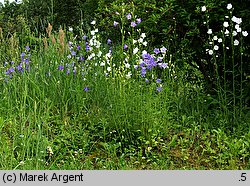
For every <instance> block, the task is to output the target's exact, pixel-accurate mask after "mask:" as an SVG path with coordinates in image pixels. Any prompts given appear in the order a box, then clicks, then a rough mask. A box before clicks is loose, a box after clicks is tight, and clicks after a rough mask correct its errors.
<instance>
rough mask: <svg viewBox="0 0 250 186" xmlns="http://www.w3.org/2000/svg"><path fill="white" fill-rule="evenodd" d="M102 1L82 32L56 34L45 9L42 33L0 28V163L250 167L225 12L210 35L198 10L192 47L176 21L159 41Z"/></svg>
mask: <svg viewBox="0 0 250 186" xmlns="http://www.w3.org/2000/svg"><path fill="white" fill-rule="evenodd" d="M52 2H53V1H52ZM87 2H88V1H87ZM136 2H137V1H135V3H136ZM223 2H224V1H223ZM103 3H104V1H99V5H102V6H100V7H102V9H101V8H100V7H99V8H100V9H98V10H97V14H96V18H89V19H90V20H89V23H88V26H87V27H83V24H82V25H81V26H79V25H78V27H77V26H74V25H72V26H69V25H67V26H61V27H59V26H58V28H54V27H53V25H54V24H53V23H55V22H56V19H54V17H53V16H56V15H54V14H51V15H52V18H53V23H52V22H50V23H49V22H47V24H46V28H45V27H44V30H42V29H41V28H40V26H37V27H36V25H35V24H33V25H32V26H31V25H29V24H30V22H27V20H28V19H26V18H25V17H22V16H19V17H18V23H16V24H12V23H13V22H12V23H11V22H8V23H9V24H10V26H16V27H13V28H14V31H11V30H8V28H7V26H6V24H5V25H2V27H4V26H5V28H2V27H0V61H1V63H0V89H1V91H0V168H1V169H11V170H12V169H21V170H27V169H31V170H32V169H36V170H39V169H46V170H50V169H74V170H76V169H89V170H90V169H107V170H111V169H164V170H166V169H170V170H173V169H189V170H190V169H210V170H211V169H249V168H250V153H249V152H250V112H249V106H250V104H249V100H250V99H249V98H250V95H249V94H250V91H249V85H250V84H249V64H250V63H249V51H248V50H247V49H248V46H249V45H247V43H246V44H245V43H244V42H245V40H246V39H247V38H248V37H249V36H248V32H247V29H244V28H245V27H244V21H245V20H244V19H242V18H240V17H238V15H237V14H235V12H234V7H233V5H232V4H231V3H228V4H222V5H223V6H222V5H221V6H222V7H221V8H222V9H225V11H224V12H225V13H226V14H225V15H223V19H222V20H217V23H216V24H217V25H220V26H218V28H219V30H216V29H215V28H213V26H214V24H213V22H212V21H211V22H210V20H211V19H210V18H211V17H210V11H211V10H210V9H209V5H207V4H203V5H201V6H200V5H199V6H198V5H197V7H196V9H197V11H196V14H197V15H200V18H201V19H202V22H201V25H200V27H198V26H199V24H200V22H199V21H197V20H198V19H197V20H196V19H194V20H193V23H195V24H193V26H195V27H197V29H196V31H197V32H199V34H200V36H201V35H202V38H201V37H200V38H199V39H201V41H202V43H199V42H200V40H199V39H197V41H198V43H195V45H196V46H195V47H194V42H195V38H196V35H195V34H196V33H195V32H193V31H194V30H195V28H193V29H194V30H192V33H189V34H187V35H185V37H182V36H181V34H180V32H179V31H180V27H179V26H178V25H179V24H178V23H179V22H178V21H180V20H181V18H179V17H178V16H177V17H175V18H174V19H173V20H174V21H173V23H174V25H175V26H176V27H171V28H170V27H169V32H167V30H166V29H163V30H162V35H159V37H160V38H161V39H162V40H161V41H163V40H164V41H163V42H161V41H159V38H157V35H156V33H155V32H156V31H155V30H149V29H151V28H152V29H155V28H154V27H153V26H151V27H149V26H148V25H145V23H143V22H144V19H143V18H142V17H141V15H142V16H143V15H144V14H143V13H141V14H140V12H139V11H138V10H137V9H136V8H137V6H134V4H133V3H122V1H117V2H115V3H111V4H110V7H111V8H110V9H105V8H104V7H105V6H104V5H103ZM119 3H120V4H119ZM138 3H139V2H138ZM111 5H112V6H111ZM118 5H119V6H118ZM144 5H145V6H146V4H144ZM9 6H17V5H9ZM18 6H19V5H18ZM20 6H21V5H20ZM162 6H163V5H162ZM210 6H212V5H211V4H210ZM138 7H143V6H138ZM144 8H145V7H144ZM165 8H166V7H165ZM101 10H102V11H101ZM104 10H106V11H104ZM98 11H99V13H98ZM161 11H164V10H161ZM100 12H102V13H100ZM161 13H162V12H161ZM155 15H157V14H155ZM102 16H104V17H105V16H106V18H105V19H102ZM144 16H145V15H144ZM153 16H154V15H153V14H152V15H150V17H151V21H152V20H154V19H155V20H158V18H157V17H155V18H154V17H153ZM2 18H4V16H3V15H2ZM50 18H51V17H50ZM98 18H99V20H98ZM15 19H16V18H15ZM175 20H176V21H175ZM15 21H17V20H15ZM105 21H106V22H105ZM147 21H148V23H150V19H148V20H147ZM1 22H2V21H1ZM6 23H7V22H6ZM105 23H106V25H105ZM55 24H56V23H55ZM150 24H152V22H151V23H150ZM154 24H157V22H155V23H154ZM0 25H1V24H0ZM152 25H153V24H152ZM189 26H190V25H189ZM106 27H107V28H106ZM204 28H205V29H204ZM19 29H20V30H19ZM36 30H37V32H36ZM202 31H203V32H202ZM42 32H44V33H42ZM166 33H167V34H169V35H171V36H169V37H167V34H166ZM158 34H159V33H158ZM149 36H150V37H149ZM190 38H193V39H190ZM177 41H180V42H181V43H178V44H181V45H179V46H177ZM197 45H198V46H199V47H197ZM195 57H196V58H199V59H196V58H195Z"/></svg>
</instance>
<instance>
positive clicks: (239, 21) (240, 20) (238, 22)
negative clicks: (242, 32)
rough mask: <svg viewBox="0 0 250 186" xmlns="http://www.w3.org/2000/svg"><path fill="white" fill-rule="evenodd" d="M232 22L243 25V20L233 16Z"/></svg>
mask: <svg viewBox="0 0 250 186" xmlns="http://www.w3.org/2000/svg"><path fill="white" fill-rule="evenodd" d="M232 21H233V22H235V23H237V24H241V22H242V19H241V18H237V17H235V16H233V17H232Z"/></svg>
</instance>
